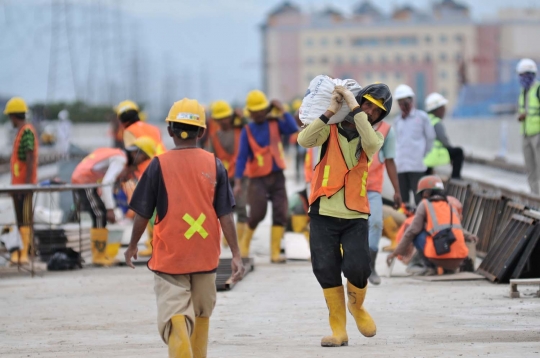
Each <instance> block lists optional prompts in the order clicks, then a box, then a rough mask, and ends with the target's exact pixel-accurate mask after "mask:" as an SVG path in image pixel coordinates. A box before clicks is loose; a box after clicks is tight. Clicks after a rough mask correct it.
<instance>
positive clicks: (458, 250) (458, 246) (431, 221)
mask: <svg viewBox="0 0 540 358" xmlns="http://www.w3.org/2000/svg"><path fill="white" fill-rule="evenodd" d="M422 203H423V205H424V206H425V207H426V231H427V232H428V234H429V236H428V237H427V239H426V246H425V247H424V255H425V256H426V257H427V258H432V259H463V258H465V257H467V255H468V254H469V249H468V248H467V245H466V244H465V236H464V235H463V228H462V227H461V220H460V219H459V214H458V212H457V211H456V209H455V208H454V207H453V206H451V205H450V204H448V202H446V201H444V200H438V201H429V200H426V199H424V200H422ZM450 210H452V212H453V213H452V222H450ZM448 228H450V229H452V232H453V233H454V236H455V237H456V241H454V243H453V244H452V245H451V246H450V252H449V253H447V254H444V255H437V253H436V252H435V246H434V245H433V236H435V235H436V234H437V233H438V232H440V231H441V230H444V229H448Z"/></svg>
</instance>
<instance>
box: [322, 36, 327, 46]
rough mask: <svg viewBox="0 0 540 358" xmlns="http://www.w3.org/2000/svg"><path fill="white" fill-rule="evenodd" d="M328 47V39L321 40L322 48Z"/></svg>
mask: <svg viewBox="0 0 540 358" xmlns="http://www.w3.org/2000/svg"><path fill="white" fill-rule="evenodd" d="M326 45H328V39H327V38H326V37H323V38H322V39H321V46H326Z"/></svg>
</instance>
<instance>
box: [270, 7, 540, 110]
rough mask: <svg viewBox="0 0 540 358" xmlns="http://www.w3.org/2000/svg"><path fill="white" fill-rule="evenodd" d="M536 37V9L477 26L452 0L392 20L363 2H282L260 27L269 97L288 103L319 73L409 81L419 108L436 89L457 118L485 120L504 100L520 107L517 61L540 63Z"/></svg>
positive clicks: (403, 11)
mask: <svg viewBox="0 0 540 358" xmlns="http://www.w3.org/2000/svg"><path fill="white" fill-rule="evenodd" d="M534 33H536V34H538V33H540V12H539V11H538V10H536V11H527V10H513V11H501V13H500V16H499V19H498V20H497V21H491V22H478V21H474V20H473V19H472V18H471V17H470V14H469V9H468V8H467V7H466V6H464V5H461V4H459V3H458V2H456V1H454V0H443V1H438V2H436V3H433V5H432V6H431V8H429V9H415V8H413V7H412V6H403V7H399V8H395V9H394V11H393V12H392V13H391V14H389V15H386V14H383V13H382V12H381V11H379V10H378V9H377V7H375V6H374V5H373V4H372V3H371V2H370V1H363V2H361V3H360V4H358V5H357V6H356V7H355V8H354V9H353V11H352V13H351V14H348V15H347V16H346V15H345V14H342V13H340V12H338V11H335V10H333V9H331V8H328V9H326V10H324V11H321V12H317V13H304V12H302V11H301V10H300V8H298V7H297V6H295V5H294V4H291V3H289V2H285V3H284V4H282V5H281V6H280V7H278V8H277V9H276V10H275V11H273V12H272V13H270V14H269V15H268V17H267V20H266V23H265V24H264V25H263V27H262V34H263V68H264V86H265V89H266V91H267V92H268V93H269V95H270V96H271V97H276V98H280V99H282V100H290V99H292V98H294V97H298V96H302V95H303V93H304V92H305V90H306V88H307V86H308V85H309V82H310V81H311V80H312V79H313V77H315V76H316V75H319V74H327V75H329V76H332V77H338V78H354V79H356V80H357V81H358V82H359V83H360V84H361V85H366V84H369V83H373V82H375V81H380V82H384V83H387V84H388V85H389V86H390V87H391V88H392V89H393V88H395V87H396V86H397V85H398V84H400V83H407V84H409V85H411V86H412V87H413V89H414V90H415V92H416V94H417V98H418V99H419V101H418V105H419V106H420V107H422V104H423V103H422V102H423V99H424V97H425V96H426V95H427V94H429V93H430V92H432V91H437V92H440V93H441V94H443V95H444V96H446V97H447V98H448V99H449V100H450V106H451V107H453V108H454V109H455V114H456V115H457V116H459V115H467V116H471V115H488V114H490V113H495V112H497V111H500V110H503V109H504V108H505V107H504V105H505V104H504V103H503V102H504V98H506V99H507V101H506V103H507V104H509V105H513V104H514V103H515V102H516V97H517V94H518V91H519V89H518V86H517V79H516V76H515V72H514V67H513V66H515V63H516V61H517V60H519V59H520V58H521V57H531V58H533V59H536V60H540V48H539V47H537V46H536V47H535V46H530V38H531V37H530V36H532V34H534ZM498 86H499V87H498ZM500 86H503V88H502V90H501V87H500ZM497 88H498V89H499V91H497ZM507 92H508V93H507ZM501 101H503V102H501Z"/></svg>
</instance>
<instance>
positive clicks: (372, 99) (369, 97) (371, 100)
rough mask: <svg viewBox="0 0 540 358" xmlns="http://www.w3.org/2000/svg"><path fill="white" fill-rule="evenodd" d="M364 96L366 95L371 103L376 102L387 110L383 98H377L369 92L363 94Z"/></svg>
mask: <svg viewBox="0 0 540 358" xmlns="http://www.w3.org/2000/svg"><path fill="white" fill-rule="evenodd" d="M362 97H364V98H365V99H367V100H368V101H370V102H371V103H373V104H375V105H376V106H377V107H379V108H380V109H382V110H383V111H386V107H385V106H384V104H383V100H382V99H376V98H373V96H372V95H370V94H369V93H368V94H365V95H363V96H362Z"/></svg>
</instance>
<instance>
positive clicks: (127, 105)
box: [115, 99, 139, 116]
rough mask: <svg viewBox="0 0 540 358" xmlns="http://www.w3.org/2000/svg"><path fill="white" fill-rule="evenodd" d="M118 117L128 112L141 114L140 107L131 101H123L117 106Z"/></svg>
mask: <svg viewBox="0 0 540 358" xmlns="http://www.w3.org/2000/svg"><path fill="white" fill-rule="evenodd" d="M115 110H116V115H117V116H119V115H121V114H122V113H124V112H127V111H137V112H139V106H137V103H135V102H133V101H130V100H129V99H127V100H125V101H122V102H120V103H119V104H118V106H116V108H115Z"/></svg>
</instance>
